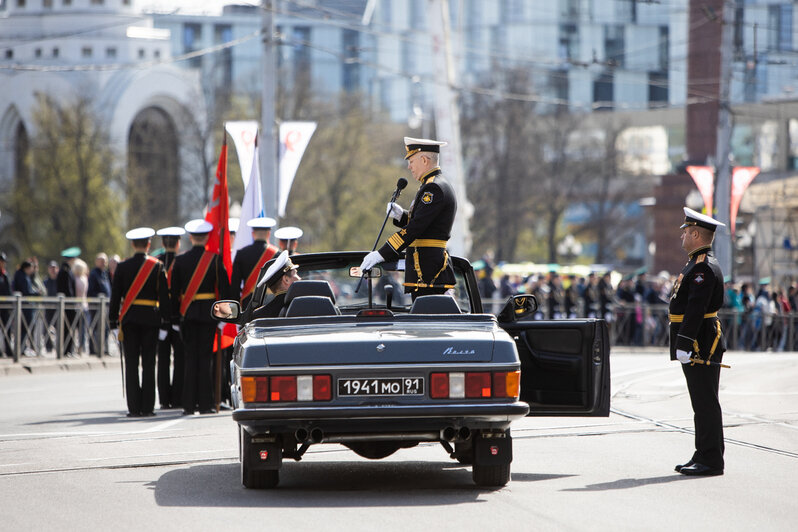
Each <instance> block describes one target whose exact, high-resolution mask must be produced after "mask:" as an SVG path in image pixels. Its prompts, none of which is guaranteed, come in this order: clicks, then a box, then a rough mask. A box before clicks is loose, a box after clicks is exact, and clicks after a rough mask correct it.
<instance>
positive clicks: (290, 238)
mask: <svg viewBox="0 0 798 532" xmlns="http://www.w3.org/2000/svg"><path fill="white" fill-rule="evenodd" d="M303 234H305V233H304V232H303V231H302V229H300V228H299V227H294V226H290V225H289V226H286V227H281V228H280V229H278V230H277V231H275V232H274V238H276V239H277V246H278V247H279V248H280V251H283V250H287V251H288V254H289V255H296V254H297V251H296V247H297V245H299V239H300V238H302V235H303Z"/></svg>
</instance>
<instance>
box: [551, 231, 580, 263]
mask: <svg viewBox="0 0 798 532" xmlns="http://www.w3.org/2000/svg"><path fill="white" fill-rule="evenodd" d="M557 254H558V255H560V256H562V257H564V258H565V259H567V260H568V261H569V262H573V260H574V258H576V257H578V256H579V255H581V254H582V244H581V243H580V242H579V241H578V240H577V239H576V238H574V235H571V234H567V235H565V237H564V238H563V239H562V240H561V241H560V243H559V244H557Z"/></svg>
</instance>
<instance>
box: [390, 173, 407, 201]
mask: <svg viewBox="0 0 798 532" xmlns="http://www.w3.org/2000/svg"><path fill="white" fill-rule="evenodd" d="M406 186H407V179H405V178H404V177H400V178H399V180H398V181H397V182H396V190H394V191H393V196H391V203H393V202H394V201H396V198H398V197H399V194H401V193H402V190H404V188H405V187H406Z"/></svg>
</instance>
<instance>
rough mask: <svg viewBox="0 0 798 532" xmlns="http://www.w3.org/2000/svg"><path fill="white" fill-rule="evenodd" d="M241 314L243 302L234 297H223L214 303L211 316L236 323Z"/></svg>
mask: <svg viewBox="0 0 798 532" xmlns="http://www.w3.org/2000/svg"><path fill="white" fill-rule="evenodd" d="M240 315H241V304H240V303H239V302H238V301H235V300H232V299H223V300H221V301H217V302H215V303H214V304H213V307H212V308H211V317H213V318H214V319H217V320H220V321H226V322H228V323H235V322H236V320H237V319H238V317H239V316H240Z"/></svg>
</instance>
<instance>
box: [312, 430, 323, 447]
mask: <svg viewBox="0 0 798 532" xmlns="http://www.w3.org/2000/svg"><path fill="white" fill-rule="evenodd" d="M323 439H324V431H323V430H321V429H320V428H318V427H316V428H315V429H313V430H311V431H310V441H312V442H313V443H321V442H322V440H323Z"/></svg>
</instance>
